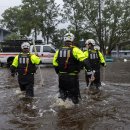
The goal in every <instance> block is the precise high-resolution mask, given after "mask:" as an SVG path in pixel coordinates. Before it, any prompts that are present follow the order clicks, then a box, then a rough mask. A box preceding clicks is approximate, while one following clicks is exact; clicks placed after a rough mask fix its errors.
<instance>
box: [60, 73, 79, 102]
mask: <svg viewBox="0 0 130 130" xmlns="http://www.w3.org/2000/svg"><path fill="white" fill-rule="evenodd" d="M59 93H60V96H59V97H60V98H61V99H63V100H66V98H69V99H71V100H72V102H73V103H74V104H77V103H78V102H79V98H80V90H79V78H78V75H74V76H73V75H68V74H59Z"/></svg>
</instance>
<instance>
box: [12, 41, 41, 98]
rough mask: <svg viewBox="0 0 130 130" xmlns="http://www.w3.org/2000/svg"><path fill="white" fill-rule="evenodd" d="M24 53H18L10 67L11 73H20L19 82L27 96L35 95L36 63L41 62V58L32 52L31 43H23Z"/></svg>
mask: <svg viewBox="0 0 130 130" xmlns="http://www.w3.org/2000/svg"><path fill="white" fill-rule="evenodd" d="M21 49H22V51H23V52H22V53H20V54H19V55H17V56H16V57H15V58H14V60H13V63H12V65H11V67H10V70H11V75H12V76H13V77H14V75H15V73H16V72H17V73H18V83H19V86H20V90H21V91H25V92H26V96H27V97H33V96H34V88H33V87H34V73H35V72H36V65H38V64H40V62H41V60H40V58H39V57H38V56H36V55H35V54H30V53H29V50H30V44H29V43H28V42H23V43H22V45H21Z"/></svg>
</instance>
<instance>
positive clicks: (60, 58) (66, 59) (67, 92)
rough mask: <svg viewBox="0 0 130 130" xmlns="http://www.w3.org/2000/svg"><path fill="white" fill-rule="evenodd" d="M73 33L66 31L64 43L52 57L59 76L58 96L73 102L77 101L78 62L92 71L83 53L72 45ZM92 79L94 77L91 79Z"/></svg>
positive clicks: (78, 91) (78, 92)
mask: <svg viewBox="0 0 130 130" xmlns="http://www.w3.org/2000/svg"><path fill="white" fill-rule="evenodd" d="M73 41H74V35H73V34H72V33H67V34H66V35H65V36H64V43H65V45H64V46H63V47H62V48H61V49H59V50H58V51H57V52H56V53H55V55H54V58H53V66H54V67H55V71H56V73H57V74H58V76H59V93H60V95H59V98H61V99H62V100H63V101H65V100H66V99H67V98H68V99H71V100H72V102H73V103H74V104H78V103H79V98H80V90H79V77H78V73H79V72H80V64H81V63H83V65H84V66H85V68H86V69H87V70H89V71H92V69H91V66H90V65H89V62H88V60H87V58H86V57H85V55H84V53H83V52H82V51H81V50H80V49H79V48H77V47H76V46H74V45H73ZM92 80H94V77H93V79H92Z"/></svg>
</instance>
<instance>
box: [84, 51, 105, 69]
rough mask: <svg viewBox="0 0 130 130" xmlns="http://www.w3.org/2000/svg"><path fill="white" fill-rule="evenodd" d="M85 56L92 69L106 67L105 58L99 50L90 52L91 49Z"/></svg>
mask: <svg viewBox="0 0 130 130" xmlns="http://www.w3.org/2000/svg"><path fill="white" fill-rule="evenodd" d="M84 55H85V57H86V58H88V59H89V61H90V64H91V67H92V68H93V69H99V68H100V64H101V65H103V66H106V62H105V58H104V56H103V54H102V53H101V52H100V51H99V50H96V49H94V50H90V49H89V50H86V51H85V52H84Z"/></svg>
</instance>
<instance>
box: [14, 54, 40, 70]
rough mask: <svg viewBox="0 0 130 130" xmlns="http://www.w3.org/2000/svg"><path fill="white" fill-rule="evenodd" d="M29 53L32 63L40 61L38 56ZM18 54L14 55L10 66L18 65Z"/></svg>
mask: <svg viewBox="0 0 130 130" xmlns="http://www.w3.org/2000/svg"><path fill="white" fill-rule="evenodd" d="M30 55H31V62H32V64H36V65H38V64H39V63H40V61H41V60H40V58H39V57H38V56H36V55H35V54H30ZM18 56H19V55H17V56H15V58H14V60H13V63H12V66H14V67H16V68H17V67H18Z"/></svg>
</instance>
